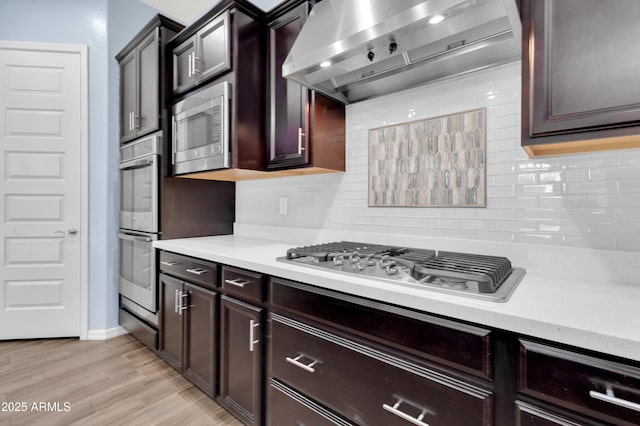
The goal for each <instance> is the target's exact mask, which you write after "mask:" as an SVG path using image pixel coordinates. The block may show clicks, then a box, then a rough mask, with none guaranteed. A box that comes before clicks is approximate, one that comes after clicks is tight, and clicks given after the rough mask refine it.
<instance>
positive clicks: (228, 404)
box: [219, 296, 263, 425]
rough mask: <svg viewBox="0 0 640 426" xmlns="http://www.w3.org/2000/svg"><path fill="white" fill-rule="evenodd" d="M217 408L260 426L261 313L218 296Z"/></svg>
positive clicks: (240, 303)
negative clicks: (220, 298)
mask: <svg viewBox="0 0 640 426" xmlns="http://www.w3.org/2000/svg"><path fill="white" fill-rule="evenodd" d="M220 327H221V328H220V399H219V401H220V404H221V405H223V406H224V407H225V408H226V409H227V410H229V411H230V412H231V413H232V414H234V415H235V416H236V417H238V418H239V419H240V420H242V421H243V422H244V423H245V424H247V425H261V424H262V388H263V374H262V370H263V368H262V363H263V349H262V347H263V342H262V339H261V337H260V336H261V335H262V327H263V309H262V308H260V307H257V306H254V305H250V304H247V303H244V302H241V301H239V300H236V299H234V298H231V297H227V296H222V303H221V323H220Z"/></svg>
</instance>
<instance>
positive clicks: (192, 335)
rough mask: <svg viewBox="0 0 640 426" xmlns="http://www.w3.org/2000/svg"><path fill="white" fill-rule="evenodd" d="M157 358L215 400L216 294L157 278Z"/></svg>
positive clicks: (164, 277)
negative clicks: (158, 335) (158, 301)
mask: <svg viewBox="0 0 640 426" xmlns="http://www.w3.org/2000/svg"><path fill="white" fill-rule="evenodd" d="M159 283H160V300H161V306H162V313H161V315H160V330H161V331H160V336H161V338H160V351H159V353H160V356H161V357H162V358H163V359H164V360H165V361H167V362H168V363H169V364H170V365H172V366H173V367H174V368H175V369H177V370H178V371H180V372H181V373H183V374H184V376H185V377H186V378H187V379H188V380H189V381H191V382H192V383H193V384H194V385H196V386H197V387H198V388H200V389H201V390H202V391H203V392H204V393H206V394H207V395H209V396H210V397H212V398H213V397H214V396H215V391H216V376H217V368H216V366H217V357H216V323H217V317H218V314H217V310H218V307H217V306H218V297H219V296H218V294H217V293H215V292H213V291H211V290H207V289H204V288H202V287H200V286H197V285H194V284H189V283H187V282H184V281H180V280H178V279H176V278H173V277H170V276H168V275H165V274H160V275H159Z"/></svg>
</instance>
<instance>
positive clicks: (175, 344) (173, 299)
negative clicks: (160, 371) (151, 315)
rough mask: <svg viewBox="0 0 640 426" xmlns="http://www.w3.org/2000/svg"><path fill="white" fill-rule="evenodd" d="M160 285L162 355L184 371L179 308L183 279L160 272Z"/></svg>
mask: <svg viewBox="0 0 640 426" xmlns="http://www.w3.org/2000/svg"><path fill="white" fill-rule="evenodd" d="M158 282H159V285H160V356H162V358H164V360H165V361H167V363H169V364H170V365H171V366H172V367H174V368H175V369H177V370H178V371H182V359H183V358H182V337H183V335H184V331H183V318H184V316H183V315H182V311H181V310H180V309H179V306H180V302H181V297H180V296H181V294H182V281H178V280H176V279H175V278H173V277H170V276H168V275H164V274H159V275H158Z"/></svg>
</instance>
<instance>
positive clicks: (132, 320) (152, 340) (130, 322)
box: [118, 308, 158, 352]
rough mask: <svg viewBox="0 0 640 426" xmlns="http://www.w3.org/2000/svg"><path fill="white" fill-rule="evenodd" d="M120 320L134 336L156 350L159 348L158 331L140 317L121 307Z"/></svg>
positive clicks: (123, 326)
mask: <svg viewBox="0 0 640 426" xmlns="http://www.w3.org/2000/svg"><path fill="white" fill-rule="evenodd" d="M118 322H119V323H120V325H121V326H122V328H124V329H125V330H127V331H128V332H129V333H130V334H131V335H132V336H133V337H135V338H136V339H138V340H139V341H140V342H141V343H143V344H144V345H145V346H147V347H148V348H149V349H151V350H153V351H154V352H155V351H157V350H158V331H157V330H155V329H153V328H151V327H149V326H148V325H147V324H145V323H144V322H143V321H141V320H140V319H138V318H136V317H135V316H133V315H131V314H130V313H129V312H127V311H125V310H124V309H122V308H121V309H120V310H119V312H118Z"/></svg>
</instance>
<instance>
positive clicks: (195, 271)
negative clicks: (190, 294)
mask: <svg viewBox="0 0 640 426" xmlns="http://www.w3.org/2000/svg"><path fill="white" fill-rule="evenodd" d="M187 272H190V273H192V274H195V275H202V274H206V273H207V272H209V271H207V270H206V269H201V268H194V269H187Z"/></svg>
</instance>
